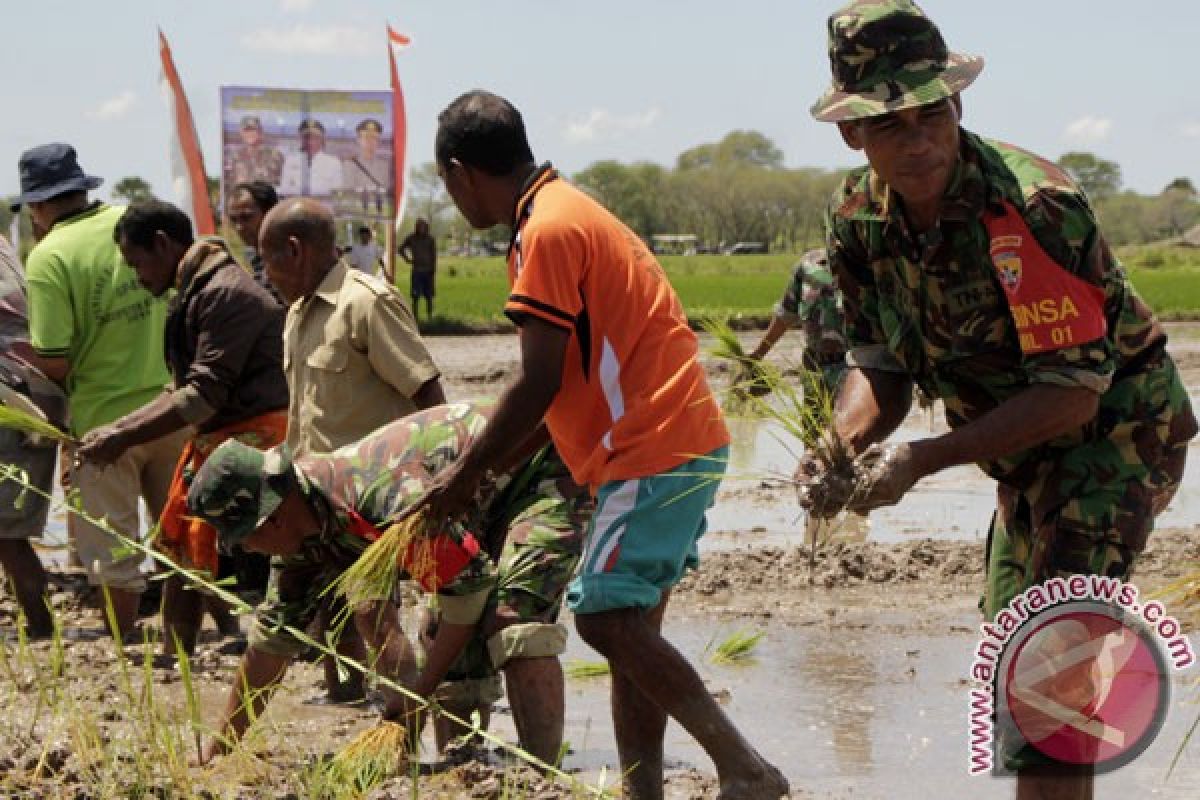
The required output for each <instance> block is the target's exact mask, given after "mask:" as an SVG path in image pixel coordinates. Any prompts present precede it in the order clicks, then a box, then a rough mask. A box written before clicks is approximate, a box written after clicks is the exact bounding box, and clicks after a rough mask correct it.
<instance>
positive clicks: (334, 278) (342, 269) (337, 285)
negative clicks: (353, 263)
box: [313, 258, 350, 306]
mask: <svg viewBox="0 0 1200 800" xmlns="http://www.w3.org/2000/svg"><path fill="white" fill-rule="evenodd" d="M349 269H350V267H349V265H348V264H347V263H346V260H345V259H341V258H339V259H338V262H337V263H336V264H334V265H333V268H332V269H330V270H329V272H327V273H325V277H324V278H323V279H322V280H321V283H320V284H318V285H317V290H316V291H315V292H313V297H319V298H321V299H322V300H324V301H325V302H326V303H329V305H331V306H336V305H337V301H338V295H340V294H341V292H342V284H343V283H345V282H346V272H347V271H348V270H349Z"/></svg>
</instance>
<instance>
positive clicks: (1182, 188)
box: [1163, 178, 1196, 197]
mask: <svg viewBox="0 0 1200 800" xmlns="http://www.w3.org/2000/svg"><path fill="white" fill-rule="evenodd" d="M1174 191H1179V192H1183V193H1184V194H1186V195H1188V196H1189V197H1195V196H1196V184H1194V183H1192V179H1191V178H1176V179H1175V180H1173V181H1171V182H1170V183H1168V184H1167V186H1166V188H1165V189H1163V194H1166V193H1167V192H1174Z"/></svg>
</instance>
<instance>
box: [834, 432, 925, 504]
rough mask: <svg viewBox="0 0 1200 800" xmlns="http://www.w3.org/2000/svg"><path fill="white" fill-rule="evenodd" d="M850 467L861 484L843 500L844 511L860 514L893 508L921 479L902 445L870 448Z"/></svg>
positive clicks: (910, 450)
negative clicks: (856, 473)
mask: <svg viewBox="0 0 1200 800" xmlns="http://www.w3.org/2000/svg"><path fill="white" fill-rule="evenodd" d="M854 466H855V471H856V472H858V473H859V475H860V478H859V480H860V482H861V484H860V486H858V487H857V489H856V491H854V492H852V493H851V494H850V496H849V497H848V498H847V502H846V508H847V509H849V510H850V511H855V512H858V513H860V514H862V513H866V512H868V511H872V510H874V509H876V508H882V507H883V506H894V505H895V504H896V503H899V502H900V498H902V497H904V495H906V494H907V493H908V490H909V489H911V488H912V487H913V485H914V484H916V482H917V481H919V480H920V479H921V478H923V477H925V473H924V471H923V470H922V469H921V468H920V466H919V465H918V463H917V459H916V458H915V457H914V453H913V448H912V446H911V445H909V444H908V443H906V442H901V443H899V444H890V445H884V444H873V445H871V446H870V447H868V448H867V449H866V450H865V451H863V453H862V454H861V455H860V456H859V457H858V458H856V459H855V460H854Z"/></svg>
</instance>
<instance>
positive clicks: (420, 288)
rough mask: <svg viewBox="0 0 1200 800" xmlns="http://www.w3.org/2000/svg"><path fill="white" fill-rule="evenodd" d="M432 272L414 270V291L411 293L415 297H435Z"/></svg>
mask: <svg viewBox="0 0 1200 800" xmlns="http://www.w3.org/2000/svg"><path fill="white" fill-rule="evenodd" d="M434 274H435V273H432V272H414V273H413V274H412V291H411V292H410V293H409V294H411V295H412V296H413V297H428V298H430V299H432V298H433V276H434Z"/></svg>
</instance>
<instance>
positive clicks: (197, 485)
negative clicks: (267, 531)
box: [187, 439, 299, 553]
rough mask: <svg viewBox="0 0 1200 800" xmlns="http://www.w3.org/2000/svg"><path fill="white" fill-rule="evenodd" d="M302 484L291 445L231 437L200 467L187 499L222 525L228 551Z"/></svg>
mask: <svg viewBox="0 0 1200 800" xmlns="http://www.w3.org/2000/svg"><path fill="white" fill-rule="evenodd" d="M298 485H299V484H298V483H297V479H296V471H295V467H294V466H293V464H292V459H291V455H290V454H289V453H288V449H287V447H286V446H280V447H277V448H274V449H273V450H268V451H266V452H264V451H262V450H259V449H257V448H254V447H250V446H249V445H246V444H243V443H241V442H239V441H237V440H236V439H229V440H228V441H225V442H222V443H221V445H220V446H219V447H217V449H216V450H214V451H213V452H212V455H211V456H209V457H208V460H207V461H205V462H204V466H202V467H200V469H199V471H197V472H196V476H195V478H193V479H192V484H191V486H190V487H189V488H188V495H187V504H188V508H189V509H190V510H191V512H192V513H193V514H195V515H196V516H197V517H198V518H199V519H201V520H203V521H204V522H207V523H208V524H209V525H212V526H213V527H214V528H216V530H217V545H218V547H219V548H220V549H221V551H222V552H226V553H227V552H230V550H231V548H232V547H233V545H235V544H238V543H239V542H241V541H242V540H243V539H245V538H246V537H247V536H249V535H250V534H252V533H254V532H255V531H256V530H258V528H259V527H260V526H261V525H262V524H263V523H264V522H266V520H267V518H268V517H270V516H271V515H272V514H274V513H275V511H276V510H277V509H278V508H279V506H280V505H282V503H283V500H284V498H286V497H287V495H288V493H289V492H290V491H291V490H292V489H293V488H295V487H296V486H298Z"/></svg>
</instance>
